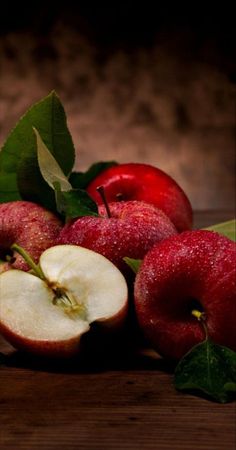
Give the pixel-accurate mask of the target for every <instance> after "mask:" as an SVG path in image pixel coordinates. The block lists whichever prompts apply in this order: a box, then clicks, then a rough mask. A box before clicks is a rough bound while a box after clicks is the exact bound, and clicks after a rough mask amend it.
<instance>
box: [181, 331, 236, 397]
mask: <svg viewBox="0 0 236 450" xmlns="http://www.w3.org/2000/svg"><path fill="white" fill-rule="evenodd" d="M174 383H175V387H176V389H178V390H193V391H194V392H195V391H196V392H199V393H204V394H206V395H207V396H209V397H210V398H212V399H214V400H216V401H218V402H220V403H226V402H228V401H230V400H231V399H232V398H233V396H234V392H235V389H236V353H235V352H233V351H232V350H230V349H229V348H227V347H223V346H220V345H217V344H214V343H213V342H211V341H210V340H209V339H206V340H205V341H204V342H202V343H200V344H198V345H196V346H195V347H193V348H192V350H191V351H190V352H188V353H187V354H186V355H185V356H184V357H183V358H182V359H181V361H180V362H179V363H178V365H177V367H176V370H175V381H174Z"/></svg>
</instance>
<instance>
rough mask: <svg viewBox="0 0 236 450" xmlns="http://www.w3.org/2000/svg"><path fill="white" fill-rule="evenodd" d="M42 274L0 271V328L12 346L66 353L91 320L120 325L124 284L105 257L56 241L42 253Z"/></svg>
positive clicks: (125, 292)
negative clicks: (39, 275) (54, 244)
mask: <svg viewBox="0 0 236 450" xmlns="http://www.w3.org/2000/svg"><path fill="white" fill-rule="evenodd" d="M39 264H40V267H41V270H42V274H43V276H42V278H43V279H42V278H39V277H38V276H35V275H33V274H31V273H26V272H23V271H20V270H9V271H8V272H5V273H3V274H1V275H0V332H1V333H2V334H3V336H4V337H5V338H6V339H7V340H8V341H9V342H10V343H11V344H12V345H13V346H14V347H16V348H19V349H23V350H26V351H30V352H32V353H35V354H40V355H46V356H70V355H73V354H75V353H76V352H77V351H78V350H79V347H80V340H81V336H82V335H83V334H84V333H86V332H88V331H89V329H90V324H91V323H93V322H99V323H101V324H102V325H103V326H105V327H112V328H113V327H115V328H116V327H118V326H121V325H122V324H123V322H124V320H125V318H126V314H127V310H128V289H127V284H126V281H125V279H124V277H123V275H122V274H121V272H120V271H119V270H118V269H117V268H116V267H115V266H114V265H113V263H111V262H110V261H109V260H108V259H106V258H105V257H104V256H102V255H100V254H98V253H95V252H94V251H91V250H88V249H86V248H82V247H79V246H74V245H58V246H55V247H51V248H50V249H48V250H46V251H45V252H44V253H42V255H41V257H40V262H39Z"/></svg>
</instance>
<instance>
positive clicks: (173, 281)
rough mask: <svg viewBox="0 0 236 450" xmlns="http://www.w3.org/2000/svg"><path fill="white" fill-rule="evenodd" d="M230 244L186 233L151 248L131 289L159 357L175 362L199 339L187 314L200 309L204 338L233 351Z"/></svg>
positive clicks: (234, 278)
mask: <svg viewBox="0 0 236 450" xmlns="http://www.w3.org/2000/svg"><path fill="white" fill-rule="evenodd" d="M235 261H236V244H235V243H234V242H233V241H231V240H229V239H228V238H226V237H224V236H221V235H219V234H218V233H215V232H211V231H205V230H198V231H186V232H184V233H181V234H179V235H177V236H173V237H171V238H169V239H167V240H165V241H163V242H161V243H160V244H159V245H157V246H154V247H153V248H152V249H151V250H150V251H149V252H148V253H147V254H146V256H145V258H144V260H143V262H142V265H141V267H140V270H139V272H138V274H137V277H136V280H135V286H134V301H135V310H136V315H137V319H138V322H139V324H140V327H141V329H142V330H143V332H144V334H145V335H146V337H147V338H148V340H149V342H150V343H151V345H152V346H153V348H155V349H156V350H157V352H159V353H160V354H161V355H163V356H165V357H167V358H170V359H174V360H178V359H180V358H181V357H182V356H183V355H184V354H186V353H187V352H188V351H189V350H190V349H191V348H192V347H193V346H194V345H196V344H198V343H200V342H201V341H202V340H204V338H205V333H204V331H203V326H202V325H201V324H200V322H199V321H198V320H197V319H196V318H195V317H194V316H193V315H192V314H191V311H192V310H193V309H198V307H200V309H202V310H203V312H204V313H205V323H206V326H207V330H208V335H209V338H211V339H212V340H213V341H214V342H215V343H217V344H221V345H224V346H227V347H229V348H231V349H232V350H236V333H235V308H236V268H235Z"/></svg>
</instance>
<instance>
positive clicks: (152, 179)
mask: <svg viewBox="0 0 236 450" xmlns="http://www.w3.org/2000/svg"><path fill="white" fill-rule="evenodd" d="M98 186H103V187H104V190H105V192H106V198H107V201H108V202H113V201H117V200H118V199H122V200H141V201H145V202H147V203H151V204H153V205H154V206H156V207H158V208H159V209H161V210H162V211H164V213H165V214H166V215H167V216H168V217H169V218H170V219H171V221H172V222H173V223H174V225H175V227H176V228H177V230H178V231H183V230H189V229H191V228H192V207H191V204H190V201H189V199H188V198H187V196H186V194H185V193H184V191H183V190H182V189H181V187H180V186H179V185H178V184H177V183H176V181H175V180H173V178H171V177H170V176H169V175H167V174H166V173H165V172H163V171H162V170H160V169H158V168H157V167H153V166H151V165H148V164H138V163H127V164H119V165H116V166H112V167H110V168H108V169H106V170H104V171H103V172H101V173H100V174H99V175H98V176H97V177H96V178H95V179H94V180H93V181H92V182H91V183H90V184H89V186H88V188H87V191H88V193H89V195H91V197H92V198H93V199H94V200H95V201H96V202H97V203H98V204H101V202H102V200H101V197H100V195H99V193H98V192H97V190H96V188H97V187H98Z"/></svg>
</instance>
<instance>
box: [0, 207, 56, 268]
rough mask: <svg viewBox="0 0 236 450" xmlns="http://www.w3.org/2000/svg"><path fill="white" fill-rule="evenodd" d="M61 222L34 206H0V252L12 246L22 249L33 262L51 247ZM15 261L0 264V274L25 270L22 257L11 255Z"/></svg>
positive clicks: (43, 209)
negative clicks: (13, 270)
mask: <svg viewBox="0 0 236 450" xmlns="http://www.w3.org/2000/svg"><path fill="white" fill-rule="evenodd" d="M61 228H62V223H61V221H60V220H59V219H58V217H56V216H55V215H54V214H53V213H52V212H50V211H48V210H46V209H45V208H43V207H42V206H39V205H37V204H36V203H32V202H28V201H14V202H8V203H1V204H0V253H1V250H2V251H3V252H4V251H7V250H9V249H10V247H11V245H12V244H14V243H16V244H18V245H20V246H21V247H23V248H24V249H25V250H26V251H27V252H29V254H30V255H31V257H32V258H33V259H34V261H35V262H38V260H39V257H40V255H41V253H42V252H43V251H44V250H46V249H47V248H48V247H51V246H52V245H54V244H55V242H56V239H57V238H58V235H59V232H60V230H61ZM14 257H15V261H14V262H13V263H12V264H10V263H8V262H5V263H0V273H1V272H5V271H6V270H8V269H12V268H14V269H21V270H26V271H27V270H29V267H28V265H27V264H26V262H25V261H24V260H23V258H22V257H21V256H20V255H18V254H16V253H15V254H14Z"/></svg>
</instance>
